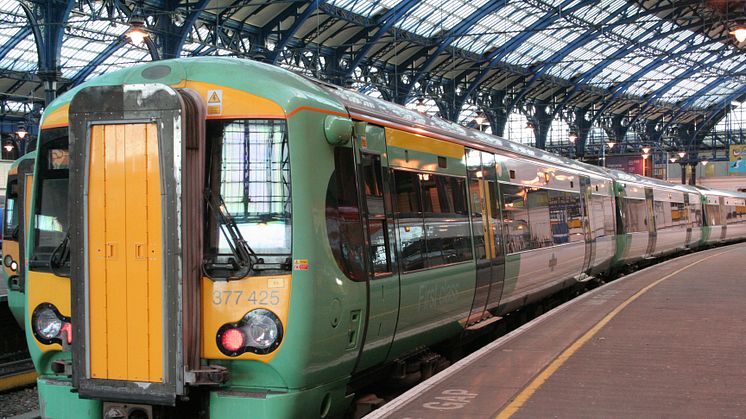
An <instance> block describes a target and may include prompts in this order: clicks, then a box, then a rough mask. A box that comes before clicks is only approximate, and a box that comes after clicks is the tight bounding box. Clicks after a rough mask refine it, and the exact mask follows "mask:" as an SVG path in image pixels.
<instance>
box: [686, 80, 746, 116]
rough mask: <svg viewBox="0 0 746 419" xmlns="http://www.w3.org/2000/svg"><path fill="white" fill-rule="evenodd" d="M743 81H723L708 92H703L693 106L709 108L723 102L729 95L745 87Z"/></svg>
mask: <svg viewBox="0 0 746 419" xmlns="http://www.w3.org/2000/svg"><path fill="white" fill-rule="evenodd" d="M743 86H744V85H743V83H742V82H738V81H728V82H725V83H722V84H720V85H718V86H716V87H714V88H712V89H711V90H709V91H707V92H702V93H701V94H700V97H699V98H698V99H697V100H695V101H694V103H693V104H692V107H693V108H695V109H703V108H709V107H710V106H713V105H715V104H721V103H722V101H723V100H725V99H726V98H727V97H728V96H730V95H731V94H733V93H735V92H736V91H737V90H739V89H742V88H743Z"/></svg>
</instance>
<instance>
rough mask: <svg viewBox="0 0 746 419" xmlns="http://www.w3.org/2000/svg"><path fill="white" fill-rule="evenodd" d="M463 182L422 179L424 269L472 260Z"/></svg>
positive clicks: (446, 179)
mask: <svg viewBox="0 0 746 419" xmlns="http://www.w3.org/2000/svg"><path fill="white" fill-rule="evenodd" d="M464 188H465V183H464V180H463V179H460V178H454V177H450V176H441V175H430V176H429V179H428V180H425V179H424V178H423V181H422V190H423V197H424V204H425V205H424V207H425V210H424V213H423V215H424V219H425V237H426V238H427V242H426V243H427V244H426V248H427V266H428V267H430V268H432V267H436V266H440V265H447V264H451V263H456V262H461V261H464V260H468V259H471V241H470V240H469V237H470V236H471V233H470V227H469V219H468V217H467V212H466V206H465V196H464Z"/></svg>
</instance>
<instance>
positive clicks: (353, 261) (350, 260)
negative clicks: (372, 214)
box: [326, 147, 366, 281]
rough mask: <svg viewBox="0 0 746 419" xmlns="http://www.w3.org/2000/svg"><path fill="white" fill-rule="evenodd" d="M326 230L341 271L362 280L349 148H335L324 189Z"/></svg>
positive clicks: (360, 240)
mask: <svg viewBox="0 0 746 419" xmlns="http://www.w3.org/2000/svg"><path fill="white" fill-rule="evenodd" d="M326 230H327V234H328V239H329V244H330V246H331V249H332V254H333V255H334V259H335V260H336V261H337V265H338V266H339V268H340V270H342V272H344V274H345V275H347V277H348V278H350V279H352V280H354V281H364V280H365V278H366V275H365V269H364V267H363V259H362V255H363V242H364V239H363V227H362V224H361V222H360V211H359V206H358V196H357V186H356V185H355V163H354V158H353V154H352V149H351V148H347V147H337V148H335V149H334V173H333V174H332V176H331V178H330V179H329V185H328V187H327V192H326Z"/></svg>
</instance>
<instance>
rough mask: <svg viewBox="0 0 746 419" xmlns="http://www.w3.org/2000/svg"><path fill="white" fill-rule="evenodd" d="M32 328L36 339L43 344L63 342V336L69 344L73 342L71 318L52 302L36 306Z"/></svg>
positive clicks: (32, 318) (32, 315)
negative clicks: (64, 314)
mask: <svg viewBox="0 0 746 419" xmlns="http://www.w3.org/2000/svg"><path fill="white" fill-rule="evenodd" d="M31 329H32V330H33V332H34V336H35V337H36V339H37V340H38V341H39V342H41V343H43V344H46V345H51V344H53V343H59V344H61V343H62V339H63V337H64V338H65V340H66V341H67V343H68V344H71V343H72V339H73V337H72V325H71V323H70V318H68V317H65V316H63V315H61V314H60V312H59V310H57V307H55V306H53V305H52V304H49V303H42V304H39V305H38V306H36V308H35V309H34V312H33V313H32V314H31ZM63 335H64V336H63Z"/></svg>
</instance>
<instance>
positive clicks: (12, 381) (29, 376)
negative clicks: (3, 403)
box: [0, 371, 36, 391]
mask: <svg viewBox="0 0 746 419" xmlns="http://www.w3.org/2000/svg"><path fill="white" fill-rule="evenodd" d="M35 382H36V371H29V372H22V373H20V374H15V375H11V376H9V377H3V378H2V379H0V391H5V390H11V389H14V388H18V387H23V386H28V385H31V384H34V383H35Z"/></svg>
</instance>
